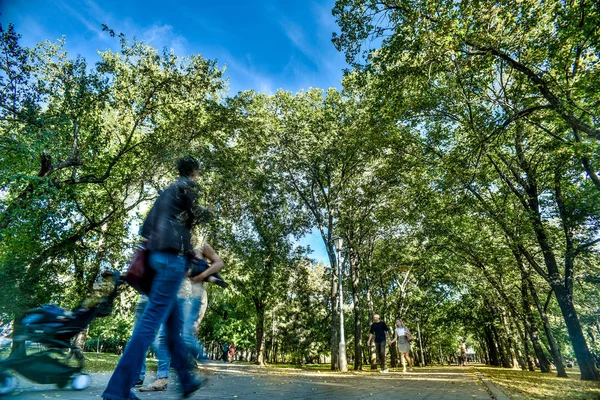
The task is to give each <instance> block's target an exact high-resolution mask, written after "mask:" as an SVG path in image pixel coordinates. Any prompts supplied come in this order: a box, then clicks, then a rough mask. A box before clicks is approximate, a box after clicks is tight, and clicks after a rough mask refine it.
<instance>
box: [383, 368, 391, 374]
mask: <svg viewBox="0 0 600 400" xmlns="http://www.w3.org/2000/svg"><path fill="white" fill-rule="evenodd" d="M381 372H383V373H384V374H387V373H388V372H390V370H389V369H387V368H385V369H382V370H381Z"/></svg>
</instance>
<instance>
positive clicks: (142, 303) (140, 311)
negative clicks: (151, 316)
mask: <svg viewBox="0 0 600 400" xmlns="http://www.w3.org/2000/svg"><path fill="white" fill-rule="evenodd" d="M147 304H148V296H146V295H145V294H141V295H140V298H139V299H138V302H137V303H136V305H135V314H134V315H133V327H134V329H135V327H137V325H138V323H139V322H140V319H141V318H142V315H144V310H145V309H146V305H147ZM138 379H139V380H140V381H143V380H144V379H146V358H145V357H144V362H143V363H142V369H141V370H140V375H139V378H138Z"/></svg>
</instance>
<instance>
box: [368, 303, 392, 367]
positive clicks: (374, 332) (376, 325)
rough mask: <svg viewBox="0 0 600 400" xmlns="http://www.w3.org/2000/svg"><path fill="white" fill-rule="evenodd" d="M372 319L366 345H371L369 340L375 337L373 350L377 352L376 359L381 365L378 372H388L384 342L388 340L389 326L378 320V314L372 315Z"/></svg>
mask: <svg viewBox="0 0 600 400" xmlns="http://www.w3.org/2000/svg"><path fill="white" fill-rule="evenodd" d="M373 321H374V322H373V324H372V325H371V330H370V333H371V334H370V335H369V340H368V341H367V346H369V347H371V341H372V340H373V338H375V352H376V353H377V359H378V360H379V365H380V367H381V369H380V372H389V371H388V369H387V368H386V366H385V344H386V343H387V341H388V332H389V330H390V328H388V326H387V325H386V324H385V322H383V321H380V316H379V314H375V315H373Z"/></svg>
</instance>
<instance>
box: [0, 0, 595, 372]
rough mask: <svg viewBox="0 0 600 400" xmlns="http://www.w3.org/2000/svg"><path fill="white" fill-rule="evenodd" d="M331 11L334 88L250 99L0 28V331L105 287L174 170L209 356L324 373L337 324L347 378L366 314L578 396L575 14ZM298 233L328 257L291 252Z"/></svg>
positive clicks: (583, 14)
mask: <svg viewBox="0 0 600 400" xmlns="http://www.w3.org/2000/svg"><path fill="white" fill-rule="evenodd" d="M333 13H334V15H335V16H336V17H337V19H338V23H339V25H340V28H341V32H340V33H339V34H336V35H334V39H333V41H334V44H335V45H336V46H337V47H338V48H339V50H340V51H343V52H344V53H345V54H346V56H347V59H348V61H349V63H350V64H351V65H352V67H353V70H352V71H348V73H347V74H346V76H345V78H344V82H343V84H344V89H343V90H341V91H338V90H335V89H329V90H328V91H322V90H319V89H309V90H307V91H301V92H299V93H296V94H292V93H289V92H285V91H279V92H277V93H276V94H274V95H270V96H269V95H265V94H260V93H255V92H253V91H248V92H242V93H239V94H238V95H236V96H234V97H226V96H225V95H224V90H225V88H226V83H225V82H224V81H223V79H222V76H221V71H220V70H219V69H218V68H217V66H216V64H215V62H213V61H211V60H206V59H204V58H202V57H201V56H198V55H193V56H190V57H184V58H180V57H177V56H175V55H174V54H171V53H169V52H165V53H164V54H162V55H161V54H158V52H157V51H156V50H155V49H153V48H151V47H150V46H148V45H146V44H144V43H139V42H129V41H128V40H127V39H126V37H125V36H124V35H118V36H117V35H115V34H114V32H112V31H110V30H109V29H108V28H106V29H107V30H108V31H109V32H110V33H111V34H112V35H113V36H115V41H119V42H120V44H121V50H120V51H119V52H110V51H109V52H105V53H102V54H101V57H102V58H101V61H100V62H99V63H97V64H96V65H95V66H89V65H87V64H86V62H85V60H83V59H81V58H75V59H73V58H69V56H68V55H67V54H66V53H65V51H64V43H61V42H58V43H44V44H40V45H39V46H37V47H35V48H33V49H28V48H23V47H21V46H20V45H19V41H18V35H17V34H16V32H14V30H13V28H12V27H11V26H8V27H2V43H1V45H2V56H3V59H6V60H7V61H6V63H3V64H2V66H1V67H0V68H1V72H0V89H1V90H0V91H1V93H2V98H1V99H0V100H1V101H0V127H1V130H0V149H1V150H0V153H1V154H2V155H1V156H0V162H1V171H0V184H1V188H0V210H1V211H2V215H1V216H0V237H1V240H2V244H1V245H0V275H1V279H2V282H3V286H2V291H0V297H1V299H2V301H0V308H1V310H0V311H1V312H2V318H3V321H4V322H5V323H9V322H10V321H13V320H15V319H18V317H19V315H21V314H22V312H23V311H24V310H26V309H27V308H29V307H32V306H36V305H38V304H41V303H44V302H57V303H59V304H61V305H63V306H67V307H72V306H74V305H75V304H77V303H78V302H80V301H81V300H82V299H84V298H85V297H86V296H88V295H89V293H90V291H91V290H92V289H93V284H94V282H95V281H96V279H97V278H98V276H99V274H100V273H101V272H102V271H103V270H106V269H118V270H122V269H123V268H124V267H125V261H126V260H127V257H128V255H129V254H130V253H131V248H132V244H133V243H134V242H135V240H136V235H135V234H136V229H137V226H138V225H139V221H140V220H141V218H143V216H144V214H145V212H146V210H147V207H148V205H149V204H150V202H151V201H152V199H153V198H154V197H155V195H156V193H157V191H158V190H160V189H161V188H163V187H165V185H166V184H168V183H169V181H170V180H171V179H172V178H173V172H174V171H173V162H174V160H175V159H176V158H177V157H179V156H181V155H183V154H188V153H189V154H193V155H195V156H197V157H198V158H199V159H200V160H202V178H201V186H202V187H203V193H202V199H203V202H205V203H206V204H207V205H211V206H213V207H215V210H216V215H217V218H216V219H215V220H214V221H212V222H211V223H210V225H207V226H203V227H202V228H201V229H200V231H199V232H198V236H200V237H203V238H205V239H206V240H207V241H208V242H210V243H211V244H212V245H213V247H215V249H216V250H217V251H218V252H219V253H220V254H222V255H223V257H224V259H225V262H226V270H225V271H224V275H225V277H226V279H227V280H229V281H230V282H231V286H230V288H228V289H227V290H225V291H222V290H221V289H219V288H214V287H211V288H209V308H208V311H207V314H206V317H205V319H204V322H203V324H202V326H201V328H200V334H199V336H200V338H201V339H202V340H203V341H204V342H205V343H206V345H207V348H208V349H209V350H211V351H214V352H215V353H216V352H218V350H217V349H218V346H219V344H222V343H232V342H233V343H235V344H236V347H237V348H238V351H239V352H240V353H241V354H243V356H244V357H246V358H248V359H253V360H254V361H256V362H258V363H265V362H294V363H297V364H302V363H307V362H325V361H326V360H328V361H329V362H331V366H332V368H337V357H338V354H337V351H338V347H337V343H338V341H339V317H340V311H343V312H344V314H345V317H346V318H345V323H346V332H348V334H347V335H346V336H348V337H347V338H346V339H347V340H348V341H349V346H348V355H349V357H350V359H351V360H352V363H353V364H354V367H355V368H361V366H362V365H363V364H367V363H369V362H370V360H371V354H370V353H371V352H370V349H367V348H365V345H364V343H365V339H366V338H367V336H368V327H369V324H370V322H371V319H372V315H373V313H379V314H381V315H382V317H383V319H384V320H385V321H387V322H388V323H390V324H392V323H393V321H394V320H395V319H396V318H402V319H404V321H405V323H406V325H408V326H409V328H410V329H411V330H412V331H413V332H417V330H418V329H420V331H421V340H422V350H423V358H424V359H421V352H420V351H416V350H417V349H418V348H419V347H420V345H419V344H416V345H414V346H413V348H414V350H415V352H414V355H415V356H416V357H417V359H419V361H420V362H423V363H433V362H440V361H444V360H445V361H448V360H449V359H452V357H453V355H454V354H455V352H456V350H457V348H458V347H459V346H461V345H462V344H466V345H467V347H473V348H474V349H475V350H476V352H477V353H478V355H479V356H480V357H481V358H482V359H485V360H486V361H487V362H488V363H490V364H493V365H501V366H504V367H507V368H511V367H516V368H518V367H520V368H523V369H529V370H534V369H536V368H539V369H541V371H542V372H550V370H551V368H552V367H551V366H552V365H554V367H555V368H556V370H557V372H558V374H559V375H561V376H564V375H565V374H566V373H567V372H568V368H566V366H567V365H569V364H571V363H572V361H571V360H576V361H577V363H578V365H579V368H580V370H581V377H582V379H586V380H598V370H597V368H596V366H595V364H596V360H595V359H594V354H597V353H598V352H599V351H600V321H599V318H600V310H599V309H598V303H599V300H600V290H598V284H599V283H600V281H599V280H598V276H599V273H600V265H599V263H598V251H599V250H600V248H599V246H598V243H599V242H600V229H599V228H600V218H599V212H600V179H599V177H598V165H599V164H600V157H599V154H600V151H599V150H600V141H599V139H600V120H598V117H597V115H598V114H599V112H600V102H599V101H598V92H599V89H600V87H599V85H600V79H598V76H599V73H600V70H599V64H598V61H599V60H598V53H599V47H598V46H599V41H598V40H599V36H598V35H599V34H598V32H599V30H598V26H600V8H599V6H598V4H597V3H596V2H587V1H581V2H564V1H558V0H556V1H549V2H543V3H540V2H536V1H533V0H523V1H507V2H498V1H493V2H492V1H489V2H488V1H484V0H482V1H477V2H472V1H471V2H456V1H435V2H434V1H426V0H422V1H421V0H415V1H404V2H392V1H377V2H376V1H372V0H338V1H337V3H336V6H335V8H334V10H333ZM306 234H312V235H316V236H317V237H319V238H320V239H321V240H322V242H323V245H324V248H325V249H326V251H327V254H328V260H327V261H328V262H326V263H325V264H322V263H319V262H316V261H315V260H312V259H311V255H310V252H309V249H306V248H303V247H301V246H299V245H298V242H299V239H300V238H301V237H302V236H303V235H306ZM336 236H340V237H342V238H343V239H344V244H345V245H344V251H343V258H342V260H343V264H342V265H340V266H338V262H339V261H342V260H338V257H337V254H336V251H335V248H334V242H333V239H334V237H336ZM338 267H340V269H341V270H342V277H343V283H344V293H343V298H344V300H345V301H344V307H343V310H340V309H339V300H338V299H339V298H338V296H339V293H338V286H337V279H338ZM135 299H136V295H135V294H134V293H133V292H132V291H131V290H129V289H127V290H124V291H123V292H122V293H121V295H120V297H119V299H118V301H117V304H116V308H115V312H114V313H113V315H112V316H111V317H109V318H107V319H103V320H98V321H96V322H94V324H93V325H92V326H91V328H90V330H89V332H88V346H89V347H90V348H94V347H97V348H100V347H102V348H103V349H104V350H110V351H116V352H119V351H120V349H122V346H123V345H124V344H125V342H126V340H127V337H128V335H129V333H130V330H131V323H132V314H133V307H134V304H135ZM102 343H104V344H103V345H102ZM391 351H392V363H393V364H394V363H395V362H396V358H395V348H393V347H392V349H391Z"/></svg>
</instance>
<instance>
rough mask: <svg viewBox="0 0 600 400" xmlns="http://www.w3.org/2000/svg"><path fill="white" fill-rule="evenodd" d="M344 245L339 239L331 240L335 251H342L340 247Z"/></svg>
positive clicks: (342, 240)
mask: <svg viewBox="0 0 600 400" xmlns="http://www.w3.org/2000/svg"><path fill="white" fill-rule="evenodd" d="M343 244H344V239H342V238H341V237H336V238H334V239H333V245H334V246H335V249H336V250H337V251H342V246H343Z"/></svg>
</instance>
